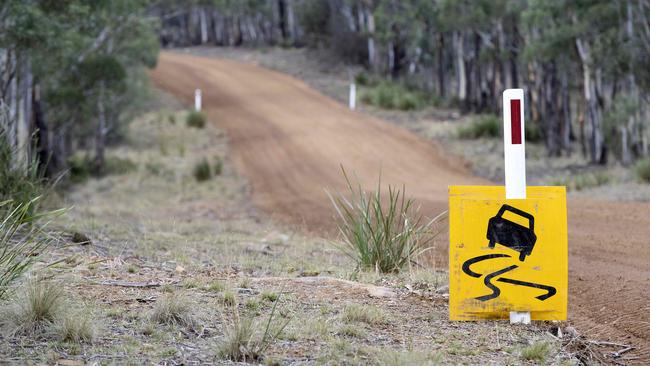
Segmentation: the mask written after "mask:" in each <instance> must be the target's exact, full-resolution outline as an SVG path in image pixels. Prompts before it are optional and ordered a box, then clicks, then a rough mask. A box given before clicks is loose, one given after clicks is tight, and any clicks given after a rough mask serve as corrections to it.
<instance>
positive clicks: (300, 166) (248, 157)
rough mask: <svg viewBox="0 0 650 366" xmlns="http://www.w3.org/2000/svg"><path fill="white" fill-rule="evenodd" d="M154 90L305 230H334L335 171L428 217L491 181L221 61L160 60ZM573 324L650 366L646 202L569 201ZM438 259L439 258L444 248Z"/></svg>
mask: <svg viewBox="0 0 650 366" xmlns="http://www.w3.org/2000/svg"><path fill="white" fill-rule="evenodd" d="M151 77H152V79H153V82H154V84H155V85H157V86H158V87H160V88H162V89H164V90H166V91H169V92H171V93H172V94H174V95H176V96H177V97H179V98H181V99H182V100H183V101H185V102H187V103H192V104H193V98H194V90H195V89H196V88H200V89H201V90H202V91H203V106H204V111H205V112H206V113H207V115H208V117H209V119H210V120H211V121H213V122H215V123H217V124H218V126H219V127H220V128H222V129H224V130H225V131H227V133H228V135H229V138H230V143H231V149H232V154H233V156H232V159H233V161H234V164H235V166H236V168H237V170H238V172H239V173H240V174H241V175H243V176H244V177H245V178H246V179H248V181H249V183H250V185H251V190H252V198H253V201H254V203H255V204H256V205H257V206H258V207H259V208H261V209H262V210H263V211H264V212H266V213H268V214H269V215H271V216H273V217H276V218H279V219H282V220H285V221H289V222H292V223H295V224H300V225H305V226H306V228H307V229H310V230H328V229H330V228H331V225H332V224H331V222H332V220H331V218H332V209H331V205H330V202H329V199H328V198H327V195H326V193H325V190H326V189H328V190H330V191H336V190H340V189H343V188H344V180H343V177H342V175H341V171H340V166H341V165H343V166H344V167H345V168H346V170H347V171H348V172H349V173H354V175H356V177H357V178H358V180H359V182H360V183H361V184H362V185H363V186H364V187H366V188H372V187H374V186H375V185H376V181H377V177H378V175H379V173H380V172H381V175H382V181H383V182H385V183H389V184H393V185H400V186H401V185H402V184H405V185H406V187H407V190H408V193H409V195H411V196H412V197H414V198H415V199H416V200H417V201H418V202H420V203H421V204H422V207H423V210H424V213H425V214H429V215H433V214H435V213H437V212H440V211H442V210H445V209H446V208H447V186H448V185H457V184H490V182H487V181H485V180H483V179H481V178H478V177H475V176H473V175H471V174H470V173H469V172H468V170H467V169H465V167H464V165H463V162H462V161H460V160H457V159H456V158H454V157H450V156H447V155H446V154H445V153H444V152H443V151H441V150H440V148H439V147H438V146H436V145H435V144H434V143H432V142H430V141H426V140H424V139H422V138H420V137H418V136H416V135H414V134H412V133H410V132H407V131H405V130H403V129H401V128H399V127H397V126H394V125H391V124H389V123H387V122H384V121H381V120H379V119H376V118H373V117H370V116H367V115H364V114H360V113H357V112H353V111H350V110H348V109H347V108H346V106H344V105H341V104H340V103H338V102H335V101H333V100H332V99H330V98H328V97H325V96H323V95H322V94H320V93H318V92H316V91H315V90H313V89H311V88H310V87H308V86H307V85H306V84H305V83H303V82H302V81H300V80H297V79H295V78H293V77H290V76H287V75H284V74H281V73H278V72H274V71H271V70H267V69H264V68H261V67H257V66H254V65H251V64H245V63H239V62H235V61H228V60H222V59H212V58H201V57H195V56H190V55H184V54H178V53H167V52H165V53H162V54H161V56H160V59H159V65H158V67H157V68H156V70H154V71H153V72H152V73H151ZM568 206H569V207H568V210H569V223H568V224H569V320H570V322H572V323H573V324H575V325H576V326H577V328H578V331H580V332H582V333H584V334H586V335H587V336H589V337H590V338H594V339H598V340H611V341H616V342H620V343H629V344H632V345H634V346H635V347H636V348H637V349H636V350H635V351H634V353H631V354H627V355H633V356H635V357H639V359H638V360H637V361H638V362H639V363H650V294H649V292H650V214H649V213H650V204H647V203H616V202H602V201H588V200H582V199H581V200H577V199H571V200H569V202H568ZM438 252H439V255H438V256H437V257H438V258H441V259H442V260H443V261H444V259H445V258H446V248H445V246H444V245H442V246H441V248H439V249H438Z"/></svg>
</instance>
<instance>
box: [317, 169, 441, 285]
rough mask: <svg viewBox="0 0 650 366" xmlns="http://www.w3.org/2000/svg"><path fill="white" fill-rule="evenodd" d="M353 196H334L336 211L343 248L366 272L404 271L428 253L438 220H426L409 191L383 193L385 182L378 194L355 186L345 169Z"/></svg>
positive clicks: (379, 186) (332, 198) (397, 190)
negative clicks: (425, 252)
mask: <svg viewBox="0 0 650 366" xmlns="http://www.w3.org/2000/svg"><path fill="white" fill-rule="evenodd" d="M343 175H344V177H345V180H346V182H347V187H348V189H349V193H350V197H349V198H348V197H346V196H344V195H343V194H338V195H337V196H336V197H334V196H332V195H331V194H330V195H329V196H330V200H331V201H332V204H333V206H334V209H335V210H336V214H337V225H338V228H339V232H340V234H341V237H342V240H343V242H342V243H341V244H340V245H339V248H340V249H341V251H342V252H343V253H345V254H346V255H348V256H350V257H351V258H352V259H354V260H355V261H356V262H357V265H358V266H359V267H360V268H362V269H371V270H372V269H374V270H376V271H378V272H382V273H394V272H399V271H401V270H402V269H403V268H404V267H406V266H408V265H410V263H411V261H413V260H414V258H415V257H416V256H418V255H419V254H421V253H422V252H423V251H425V250H427V247H428V245H429V244H430V243H431V242H432V240H433V239H434V237H435V235H434V233H432V231H431V225H432V224H433V223H434V222H435V221H436V220H438V218H439V217H440V216H438V217H436V218H434V219H432V220H430V221H425V219H424V217H423V216H422V215H421V214H420V213H419V208H417V207H416V206H415V202H414V201H413V199H411V198H406V190H405V188H404V187H402V189H396V188H393V187H391V186H389V187H388V196H385V195H384V194H382V185H381V179H379V182H378V183H377V189H376V190H375V192H372V193H368V192H366V191H364V190H363V189H362V188H361V185H358V186H357V187H356V188H355V187H353V186H352V183H351V181H350V179H349V178H348V175H347V173H346V172H345V170H343Z"/></svg>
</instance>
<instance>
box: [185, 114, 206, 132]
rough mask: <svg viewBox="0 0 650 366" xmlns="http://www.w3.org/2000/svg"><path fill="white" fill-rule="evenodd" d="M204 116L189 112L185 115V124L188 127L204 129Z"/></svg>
mask: <svg viewBox="0 0 650 366" xmlns="http://www.w3.org/2000/svg"><path fill="white" fill-rule="evenodd" d="M205 120H206V119H205V114H203V113H202V112H199V111H191V112H190V113H188V114H187V119H186V120H185V123H186V124H187V126H188V127H194V128H204V127H205Z"/></svg>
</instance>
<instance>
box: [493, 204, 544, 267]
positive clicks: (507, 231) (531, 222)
mask: <svg viewBox="0 0 650 366" xmlns="http://www.w3.org/2000/svg"><path fill="white" fill-rule="evenodd" d="M506 211H510V212H512V213H514V214H516V215H519V216H522V217H524V218H526V219H528V227H525V226H522V225H519V224H517V223H516V222H512V221H510V220H507V219H504V218H503V214H504V213H505V212H506ZM534 229H535V218H534V217H533V215H531V214H529V213H528V212H524V211H522V210H520V209H518V208H514V207H512V206H510V205H503V206H501V209H499V212H498V213H497V215H496V216H494V217H492V218H490V221H489V222H488V229H487V239H488V240H489V241H490V243H489V247H490V248H494V245H495V244H496V243H498V244H501V245H503V246H505V247H508V248H511V249H514V250H516V251H518V252H519V260H520V261H522V262H523V261H524V259H526V256H527V255H530V253H532V252H533V247H534V246H535V242H536V241H537V236H536V235H535V232H534Z"/></svg>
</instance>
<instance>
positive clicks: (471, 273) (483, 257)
mask: <svg viewBox="0 0 650 366" xmlns="http://www.w3.org/2000/svg"><path fill="white" fill-rule="evenodd" d="M503 257H506V258H510V256H509V255H508V254H500V253H497V254H486V255H479V256H478V257H474V258H470V259H468V260H466V261H465V263H463V272H465V274H466V275H468V276H472V277H475V278H479V277H481V276H483V275H482V274H480V273H476V272H474V271H472V270H471V268H469V267H470V266H471V265H472V264H474V263H478V262H482V261H484V260H486V259H492V258H503Z"/></svg>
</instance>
